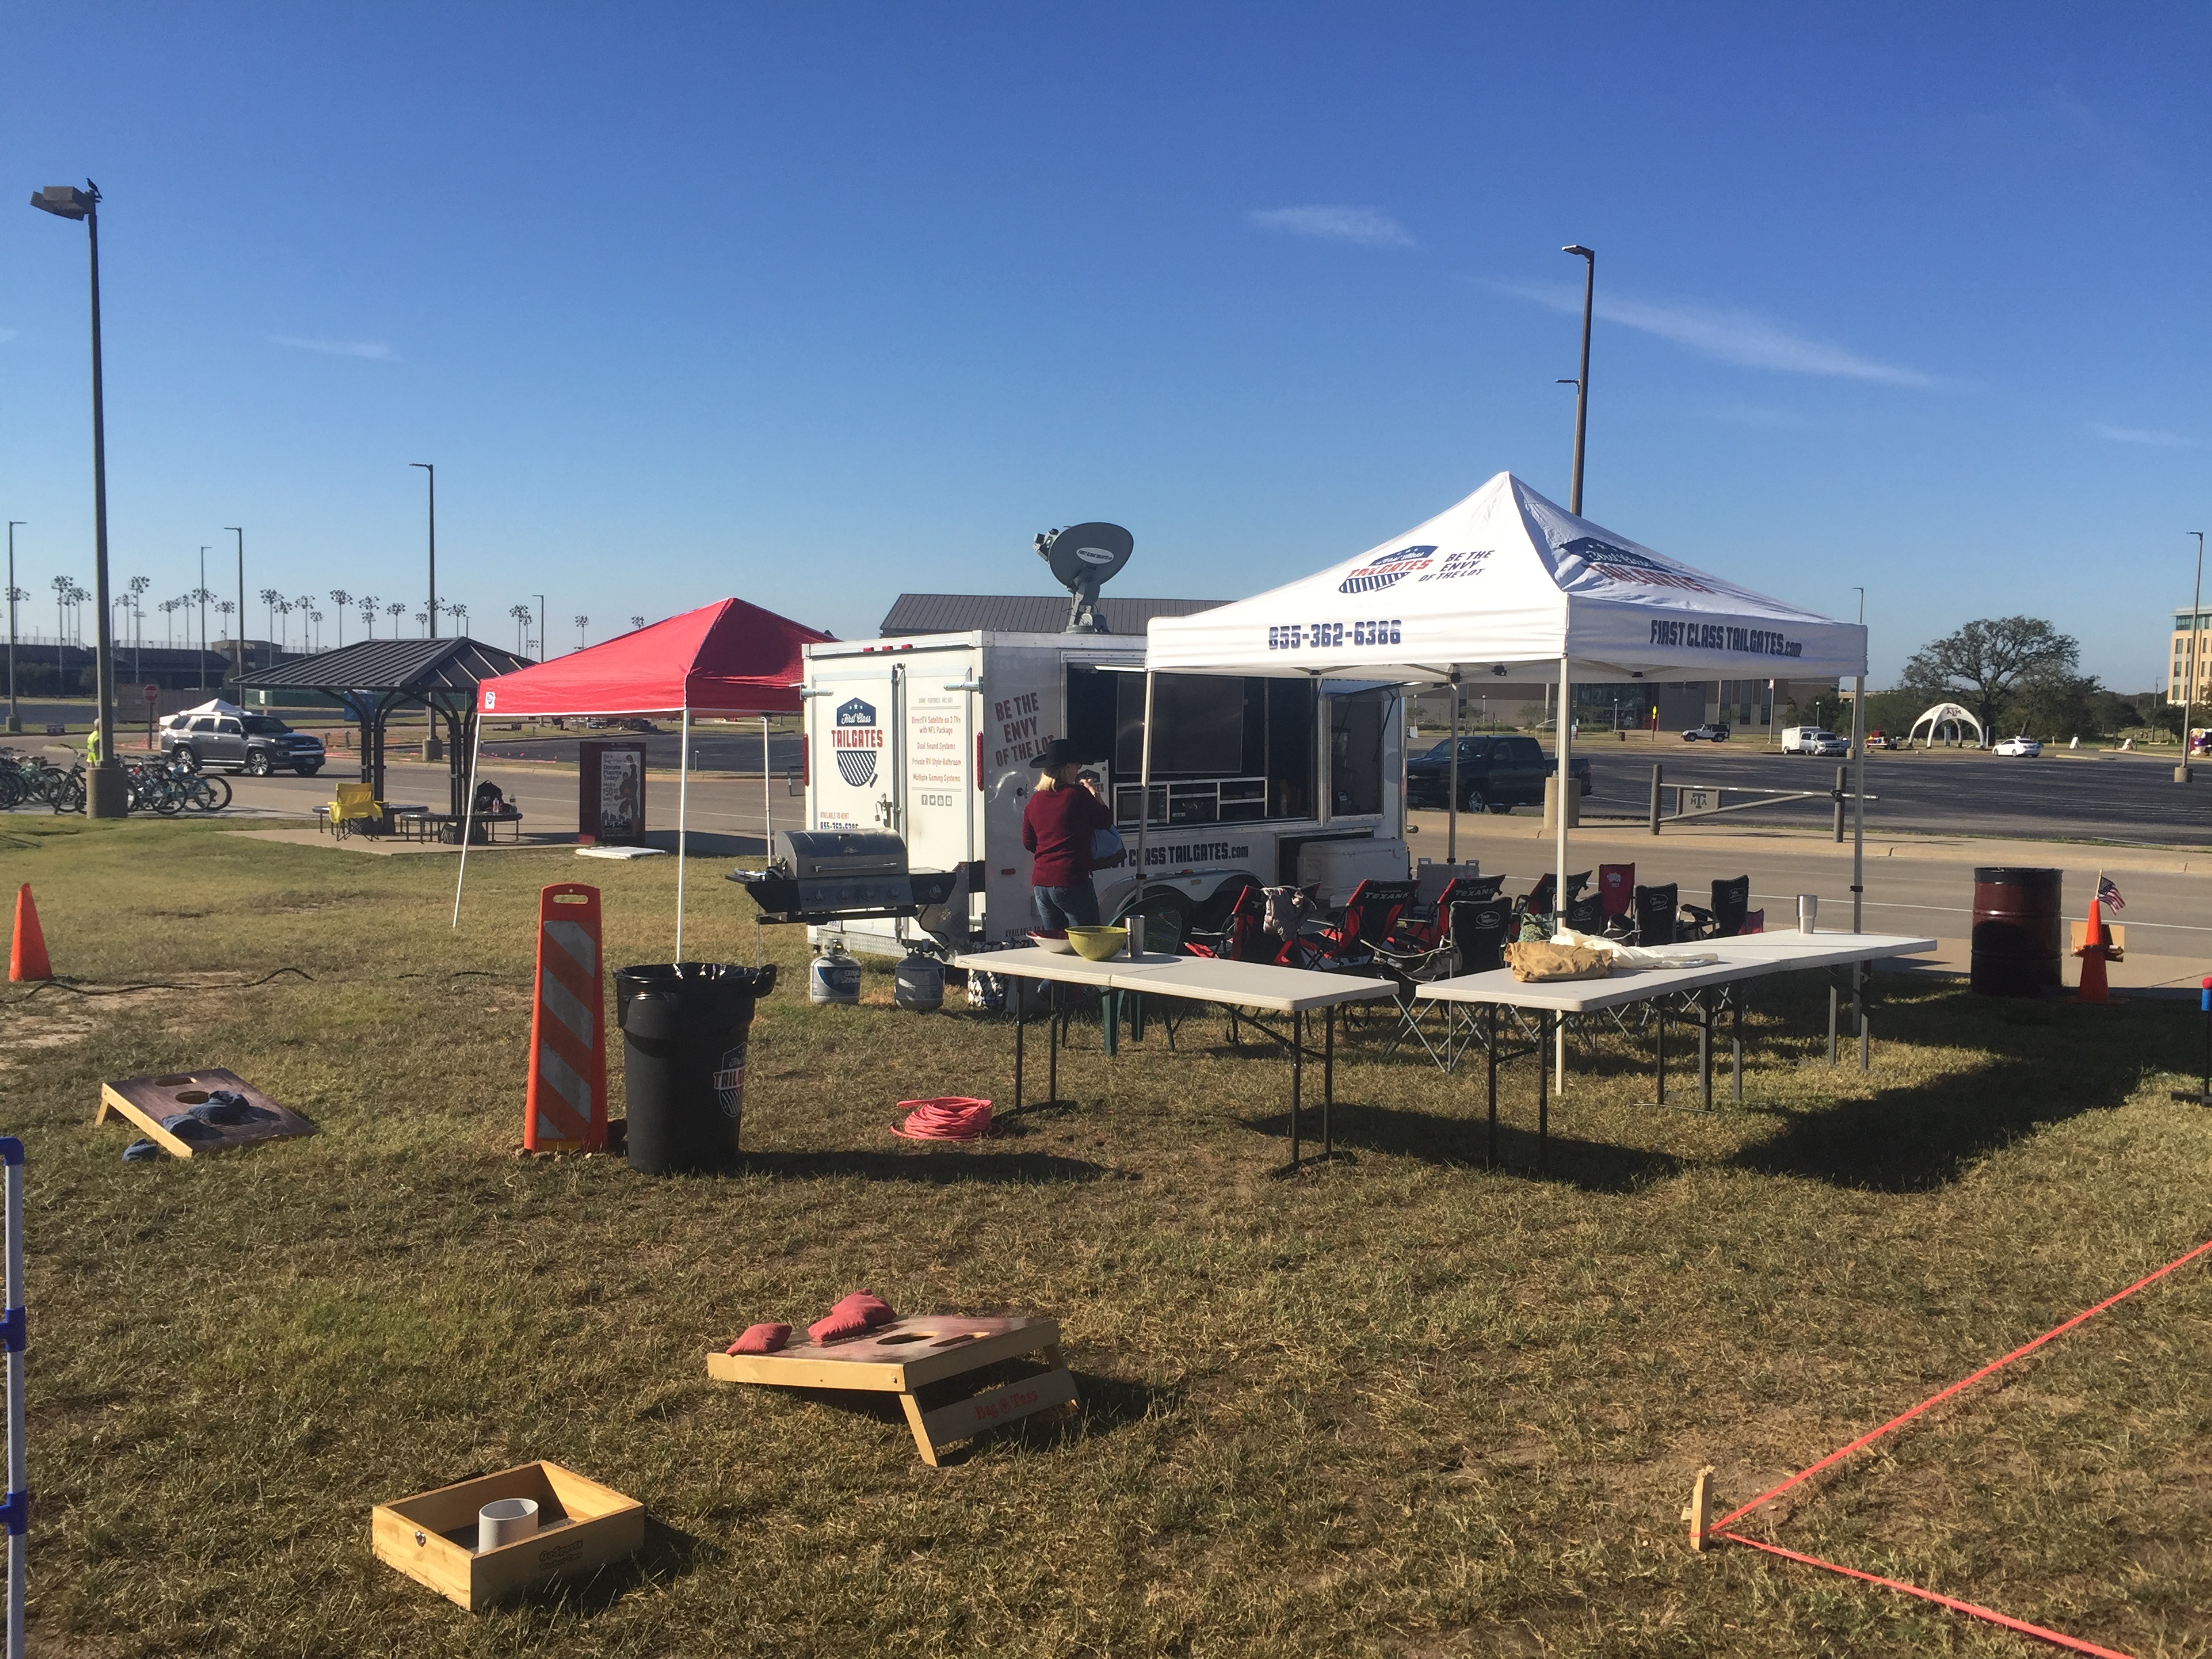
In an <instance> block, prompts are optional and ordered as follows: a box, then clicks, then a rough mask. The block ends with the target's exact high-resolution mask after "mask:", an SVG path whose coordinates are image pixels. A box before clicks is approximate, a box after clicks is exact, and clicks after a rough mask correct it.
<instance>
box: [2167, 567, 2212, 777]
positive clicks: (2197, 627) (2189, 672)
mask: <svg viewBox="0 0 2212 1659" xmlns="http://www.w3.org/2000/svg"><path fill="white" fill-rule="evenodd" d="M2189 533H2190V534H2191V535H2192V536H2194V537H2196V538H2197V586H2196V587H2195V589H2194V590H2193V591H2192V592H2191V594H2190V599H2189V646H2188V653H2187V654H2186V655H2185V656H2184V657H2183V658H2182V659H2181V670H2182V674H2183V676H2184V678H2183V679H2182V682H2181V764H2180V765H2179V766H2177V767H2175V768H2174V769H2173V781H2175V782H2176V783H2186V782H2188V781H2189V711H2190V709H2191V708H2192V707H2193V706H2194V705H2195V703H2196V702H2197V675H2198V673H2199V672H2201V671H2202V670H2201V668H2200V666H2199V663H2200V659H2202V657H2203V653H2204V635H2203V628H2202V623H2203V617H2202V616H2201V614H2200V613H2199V611H2198V609H2197V607H2198V606H2200V605H2203V603H2204V532H2203V531H2201V530H2192V531H2191V532H2189ZM2167 695H2168V696H2171V695H2172V693H2168V694H2167Z"/></svg>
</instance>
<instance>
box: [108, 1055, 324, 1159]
mask: <svg viewBox="0 0 2212 1659" xmlns="http://www.w3.org/2000/svg"><path fill="white" fill-rule="evenodd" d="M218 1089H228V1090H229V1091H231V1092H232V1093H234V1094H236V1095H240V1096H242V1097H244V1098H245V1101H246V1104H247V1105H249V1106H258V1107H259V1108H260V1109H262V1110H263V1111H264V1112H267V1113H269V1114H270V1116H268V1117H265V1118H262V1119H260V1120H259V1121H256V1122H252V1123H236V1124H231V1125H229V1126H228V1127H223V1126H219V1125H215V1124H210V1125H209V1126H208V1127H210V1129H212V1130H213V1131H214V1133H215V1139H197V1140H185V1139H182V1138H181V1137H179V1136H178V1135H176V1134H174V1133H171V1132H170V1131H169V1130H167V1129H165V1128H163V1127H161V1120H162V1119H163V1118H165V1117H174V1116H175V1115H177V1114H178V1113H179V1112H181V1111H184V1110H185V1109H187V1108H190V1107H193V1106H197V1105H200V1104H202V1103H204V1102H205V1101H206V1099H207V1097H209V1096H210V1094H213V1093H214V1092H215V1091H216V1090H218ZM110 1113H113V1114H115V1115H118V1116H119V1117H122V1118H125V1119H126V1120H127V1121H130V1122H131V1123H132V1124H135V1125H136V1126H137V1128H138V1130H139V1131H140V1133H143V1134H144V1135H145V1136H146V1137H147V1138H148V1139H150V1140H152V1141H154V1142H155V1144H156V1145H157V1146H160V1147H161V1149H162V1151H164V1152H167V1153H168V1154H169V1155H170V1156H171V1157H173V1158H194V1157H197V1156H198V1155H200V1154H202V1153H214V1152H230V1151H231V1150H233V1149H234V1148H235V1147H239V1146H252V1145H253V1144H254V1143H255V1142H257V1141H262V1140H281V1139H287V1138H289V1137H290V1136H294V1135H311V1134H313V1133H315V1126H314V1125H313V1124H312V1123H310V1122H308V1121H307V1119H306V1118H304V1117H302V1116H301V1115H300V1114H299V1113H297V1112H295V1111H294V1110H293V1109H291V1108H290V1107H289V1106H280V1105H278V1104H277V1103H276V1102H275V1101H273V1100H271V1099H270V1098H269V1097H268V1096H267V1095H264V1094H263V1093H262V1092H261V1091H260V1090H258V1089H257V1088H255V1087H254V1086H253V1085H252V1084H250V1083H248V1082H247V1081H246V1079H244V1078H242V1077H240V1076H239V1074H238V1073H235V1072H226V1071H223V1070H222V1069H221V1068H220V1067H211V1068H209V1069H205V1070H202V1071H197V1072H164V1073H161V1074H160V1075H159V1076H157V1077H127V1078H125V1079H122V1081H120V1082H118V1083H103V1084H101V1085H100V1110H99V1112H98V1113H97V1114H96V1115H94V1118H93V1120H92V1121H94V1123H95V1124H99V1123H105V1122H106V1121H107V1118H108V1115H109V1114H110Z"/></svg>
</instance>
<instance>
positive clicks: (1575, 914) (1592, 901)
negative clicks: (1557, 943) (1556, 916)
mask: <svg viewBox="0 0 2212 1659" xmlns="http://www.w3.org/2000/svg"><path fill="white" fill-rule="evenodd" d="M1567 926H1568V927H1571V928H1573V929H1574V930H1575V932H1577V933H1603V932H1604V931H1605V900H1604V899H1603V898H1602V897H1601V896H1599V895H1597V894H1595V893H1589V894H1585V895H1584V896H1583V897H1581V898H1577V899H1569V900H1568V901H1567Z"/></svg>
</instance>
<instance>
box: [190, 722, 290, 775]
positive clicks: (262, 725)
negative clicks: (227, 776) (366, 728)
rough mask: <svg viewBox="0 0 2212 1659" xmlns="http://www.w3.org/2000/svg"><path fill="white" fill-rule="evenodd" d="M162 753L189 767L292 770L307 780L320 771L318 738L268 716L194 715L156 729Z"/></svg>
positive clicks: (263, 771)
mask: <svg viewBox="0 0 2212 1659" xmlns="http://www.w3.org/2000/svg"><path fill="white" fill-rule="evenodd" d="M161 751H162V753H164V754H166V755H168V756H171V757H173V758H175V759H177V760H179V761H181V762H183V763H184V764H185V765H186V766H187V767H189V768H191V769H192V770H194V771H197V770H199V769H201V768H202V767H211V768H213V767H219V768H222V769H225V770H228V771H233V772H244V773H245V774H246V775H248V776H249V777H256V778H265V777H267V776H268V775H270V773H271V772H279V771H283V772H297V773H298V774H299V775H301V777H303V778H312V777H313V776H314V775H315V774H316V773H318V772H319V771H321V770H322V769H323V760H324V756H323V740H322V739H321V738H311V737H309V736H308V735H307V733H306V732H295V731H294V730H293V729H292V728H291V727H290V726H287V725H285V724H284V722H283V721H282V720H278V719H277V718H276V716H275V715H273V714H246V715H244V716H240V715H237V714H194V715H193V716H192V717H191V719H190V720H185V721H180V722H179V723H178V724H176V725H174V726H164V727H163V728H162V730H161Z"/></svg>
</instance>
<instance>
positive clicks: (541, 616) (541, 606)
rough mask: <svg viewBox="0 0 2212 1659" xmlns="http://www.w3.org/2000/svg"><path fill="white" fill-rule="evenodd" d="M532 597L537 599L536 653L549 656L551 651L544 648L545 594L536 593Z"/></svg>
mask: <svg viewBox="0 0 2212 1659" xmlns="http://www.w3.org/2000/svg"><path fill="white" fill-rule="evenodd" d="M532 598H533V599H536V600H537V601H538V655H539V656H540V657H541V658H542V657H549V656H550V655H552V653H551V652H550V651H548V650H547V649H546V648H545V596H544V594H543V593H537V594H533V595H532Z"/></svg>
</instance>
